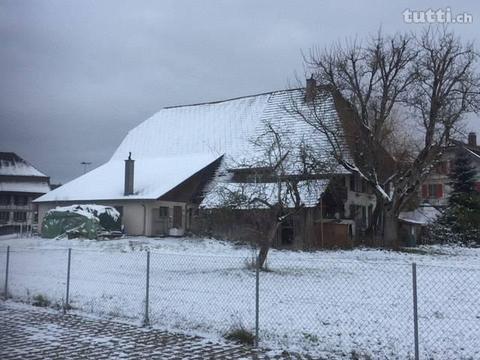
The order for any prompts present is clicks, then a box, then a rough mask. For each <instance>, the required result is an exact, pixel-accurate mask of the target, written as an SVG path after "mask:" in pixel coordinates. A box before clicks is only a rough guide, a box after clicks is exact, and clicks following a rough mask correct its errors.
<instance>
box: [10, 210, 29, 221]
mask: <svg viewBox="0 0 480 360" xmlns="http://www.w3.org/2000/svg"><path fill="white" fill-rule="evenodd" d="M13 220H14V221H16V222H25V221H27V213H26V212H25V211H15V212H14V213H13Z"/></svg>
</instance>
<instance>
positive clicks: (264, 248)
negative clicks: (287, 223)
mask: <svg viewBox="0 0 480 360" xmlns="http://www.w3.org/2000/svg"><path fill="white" fill-rule="evenodd" d="M280 225H282V223H281V222H280V221H275V224H274V225H273V226H272V228H271V229H270V231H269V232H268V236H267V238H266V239H264V240H263V241H262V242H261V243H260V252H259V253H258V261H259V263H260V264H259V265H260V269H263V268H264V265H265V261H266V260H267V255H268V250H270V247H271V246H272V244H273V241H274V240H275V237H276V236H277V232H278V229H279V228H280Z"/></svg>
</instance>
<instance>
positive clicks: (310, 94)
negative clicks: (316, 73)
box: [305, 74, 317, 103]
mask: <svg viewBox="0 0 480 360" xmlns="http://www.w3.org/2000/svg"><path fill="white" fill-rule="evenodd" d="M315 96H317V81H316V80H315V79H314V78H313V74H312V76H311V77H310V79H307V86H306V88H305V102H307V103H308V102H312V101H313V100H314V99H315Z"/></svg>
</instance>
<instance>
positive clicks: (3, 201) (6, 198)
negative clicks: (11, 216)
mask: <svg viewBox="0 0 480 360" xmlns="http://www.w3.org/2000/svg"><path fill="white" fill-rule="evenodd" d="M0 205H10V195H0Z"/></svg>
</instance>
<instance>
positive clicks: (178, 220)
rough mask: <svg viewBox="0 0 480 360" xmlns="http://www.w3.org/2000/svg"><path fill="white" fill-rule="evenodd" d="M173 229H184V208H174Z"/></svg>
mask: <svg viewBox="0 0 480 360" xmlns="http://www.w3.org/2000/svg"><path fill="white" fill-rule="evenodd" d="M173 227H174V228H176V229H181V228H182V207H181V206H174V207H173Z"/></svg>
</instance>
